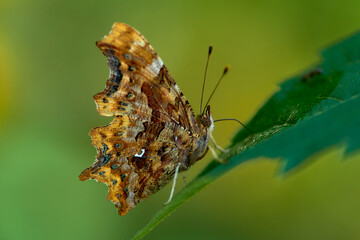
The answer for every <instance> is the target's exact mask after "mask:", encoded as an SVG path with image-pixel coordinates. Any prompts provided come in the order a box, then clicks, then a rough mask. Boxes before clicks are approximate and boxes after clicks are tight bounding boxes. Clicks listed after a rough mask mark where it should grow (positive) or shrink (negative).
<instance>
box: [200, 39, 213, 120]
mask: <svg viewBox="0 0 360 240" xmlns="http://www.w3.org/2000/svg"><path fill="white" fill-rule="evenodd" d="M212 50H213V47H212V46H211V45H210V46H209V53H208V57H207V61H206V66H205V74H204V82H203V86H202V91H201V99H200V114H201V111H202V100H203V97H204V89H205V80H206V73H207V69H208V65H209V61H210V56H211V53H212Z"/></svg>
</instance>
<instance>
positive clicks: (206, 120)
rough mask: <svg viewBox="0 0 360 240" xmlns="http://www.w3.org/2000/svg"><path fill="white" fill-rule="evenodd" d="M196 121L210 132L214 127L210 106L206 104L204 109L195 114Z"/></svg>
mask: <svg viewBox="0 0 360 240" xmlns="http://www.w3.org/2000/svg"><path fill="white" fill-rule="evenodd" d="M197 118H198V121H199V122H200V123H201V124H202V125H203V126H204V127H205V128H206V129H209V130H210V132H212V130H213V128H214V119H213V118H212V115H211V111H210V106H209V105H208V106H207V107H206V110H205V111H204V112H203V113H202V114H200V115H198V116H197Z"/></svg>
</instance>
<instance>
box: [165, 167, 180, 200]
mask: <svg viewBox="0 0 360 240" xmlns="http://www.w3.org/2000/svg"><path fill="white" fill-rule="evenodd" d="M180 166H181V163H178V165H177V166H176V168H175V174H174V180H173V184H172V187H171V193H170V197H169V200H167V201H166V203H164V205H167V204H169V203H170V202H171V199H172V198H173V195H174V191H175V186H176V179H177V176H178V174H179V168H180Z"/></svg>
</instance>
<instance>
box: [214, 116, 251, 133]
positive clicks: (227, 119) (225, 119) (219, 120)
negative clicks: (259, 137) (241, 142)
mask: <svg viewBox="0 0 360 240" xmlns="http://www.w3.org/2000/svg"><path fill="white" fill-rule="evenodd" d="M221 121H235V122H238V123H240V124H241V126H243V127H244V128H245V129H246V130H248V132H249V133H250V134H251V135H254V133H253V131H251V130H250V129H249V128H248V127H247V126H245V124H243V123H242V122H240V121H239V120H237V119H236V118H222V119H217V120H214V123H215V122H221Z"/></svg>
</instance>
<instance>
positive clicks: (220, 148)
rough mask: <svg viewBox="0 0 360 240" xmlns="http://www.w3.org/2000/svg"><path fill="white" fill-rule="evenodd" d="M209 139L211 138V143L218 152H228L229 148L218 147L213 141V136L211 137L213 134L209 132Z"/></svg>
mask: <svg viewBox="0 0 360 240" xmlns="http://www.w3.org/2000/svg"><path fill="white" fill-rule="evenodd" d="M210 139H211V141H212V143H213V144H214V147H215V148H216V149H218V150H219V151H220V152H228V151H229V150H227V149H223V148H222V147H220V146H219V145H218V144H217V143H216V142H215V139H214V137H213V135H212V134H211V133H210Z"/></svg>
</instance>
